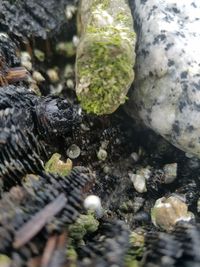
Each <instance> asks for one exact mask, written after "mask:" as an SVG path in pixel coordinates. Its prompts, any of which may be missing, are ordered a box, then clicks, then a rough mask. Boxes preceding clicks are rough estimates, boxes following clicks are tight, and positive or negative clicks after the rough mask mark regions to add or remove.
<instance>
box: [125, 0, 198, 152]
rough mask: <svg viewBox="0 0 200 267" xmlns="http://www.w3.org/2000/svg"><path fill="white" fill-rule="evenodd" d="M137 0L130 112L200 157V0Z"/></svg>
mask: <svg viewBox="0 0 200 267" xmlns="http://www.w3.org/2000/svg"><path fill="white" fill-rule="evenodd" d="M131 2H132V5H133V7H132V8H133V17H134V19H135V23H136V30H137V37H138V44H137V50H136V54H137V59H136V67H135V71H136V76H135V82H134V88H133V89H132V91H131V94H130V99H129V102H128V110H129V114H130V115H131V116H133V117H140V118H141V119H142V120H143V122H144V123H145V125H147V126H148V127H150V128H151V129H153V130H154V131H155V132H157V133H159V134H161V135H162V136H163V137H164V138H166V139H167V140H168V141H169V142H171V143H172V144H174V145H175V146H177V147H178V148H180V149H182V150H183V151H185V152H188V153H191V154H193V155H196V156H198V157H200V1H199V0H181V1H176V0H148V1H147V0H135V1H134V0H131Z"/></svg>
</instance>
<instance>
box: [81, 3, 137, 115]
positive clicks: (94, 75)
mask: <svg viewBox="0 0 200 267" xmlns="http://www.w3.org/2000/svg"><path fill="white" fill-rule="evenodd" d="M91 2H92V1H91ZM99 3H101V5H100V4H99ZM119 4H120V5H121V7H125V8H126V9H125V10H126V11H124V12H122V11H119V12H113V10H115V9H116V10H121V9H120V8H119V7H118V6H117V5H116V3H115V2H114V1H113V0H106V1H105V2H104V1H103V2H101V1H97V0H96V1H93V7H96V10H95V11H94V10H93V12H91V15H89V14H86V15H88V16H89V18H88V23H85V26H84V33H83V36H82V37H81V40H80V44H79V47H78V50H77V57H76V82H77V87H76V91H77V96H78V99H79V101H80V102H81V105H82V107H83V109H85V110H86V111H87V112H89V113H96V114H98V115H102V114H109V113H112V112H114V111H115V110H116V109H117V107H118V106H119V105H121V104H123V103H124V102H125V100H126V99H127V97H126V94H127V92H128V89H129V87H130V85H131V83H132V82H133V79H134V72H133V66H134V60H135V59H134V58H135V54H134V44H135V39H136V36H135V33H134V32H133V22H132V17H131V13H130V11H129V10H128V8H127V5H126V4H125V2H124V0H120V2H119ZM102 5H103V6H104V7H102ZM123 5H124V6H123ZM101 12H102V14H101ZM86 15H85V16H86ZM122 18H123V19H122ZM125 18H126V19H125ZM83 21H87V19H85V18H84V19H83Z"/></svg>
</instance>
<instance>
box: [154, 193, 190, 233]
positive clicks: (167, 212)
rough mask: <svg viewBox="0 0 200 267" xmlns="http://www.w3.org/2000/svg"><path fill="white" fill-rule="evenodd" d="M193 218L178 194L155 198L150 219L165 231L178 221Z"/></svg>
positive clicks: (171, 228) (169, 229)
mask: <svg viewBox="0 0 200 267" xmlns="http://www.w3.org/2000/svg"><path fill="white" fill-rule="evenodd" d="M192 219H194V215H193V213H192V212H189V211H188V206H187V204H186V203H185V202H184V200H183V199H181V197H179V196H170V197H168V198H166V197H162V198H159V199H157V200H156V203H155V205H154V207H153V208H152V210H151V220H152V222H153V224H154V225H155V226H156V227H159V228H162V229H164V230H166V231H171V230H173V228H174V226H175V225H176V223H177V222H178V221H190V220H192Z"/></svg>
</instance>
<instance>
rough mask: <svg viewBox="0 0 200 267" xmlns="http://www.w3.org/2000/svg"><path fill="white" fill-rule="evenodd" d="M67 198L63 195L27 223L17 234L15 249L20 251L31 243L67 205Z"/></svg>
mask: <svg viewBox="0 0 200 267" xmlns="http://www.w3.org/2000/svg"><path fill="white" fill-rule="evenodd" d="M66 203H67V198H66V197H65V195H64V194H63V193H62V194H60V195H59V196H58V197H57V198H56V199H54V200H53V201H52V202H51V203H50V204H48V205H46V206H45V207H44V209H42V210H41V211H39V212H38V213H36V214H35V215H34V216H33V217H32V219H30V220H29V221H28V222H27V223H25V224H24V225H23V226H22V227H21V228H20V229H19V230H18V231H17V232H16V234H15V239H14V243H13V247H14V248H16V249H18V248H20V247H22V246H23V245H25V244H26V243H27V242H29V241H30V240H31V239H32V238H33V237H34V236H35V235H36V234H37V233H38V232H39V231H40V230H41V229H42V228H43V227H44V226H45V224H46V223H47V222H48V221H50V220H51V219H52V218H53V217H54V216H55V215H56V214H58V213H59V212H60V211H61V210H62V209H63V208H64V207H65V205H66Z"/></svg>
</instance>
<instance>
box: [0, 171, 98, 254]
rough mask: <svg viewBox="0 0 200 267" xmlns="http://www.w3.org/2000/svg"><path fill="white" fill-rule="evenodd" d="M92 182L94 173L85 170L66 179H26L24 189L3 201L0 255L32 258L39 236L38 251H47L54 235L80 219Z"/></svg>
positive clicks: (0, 202)
mask: <svg viewBox="0 0 200 267" xmlns="http://www.w3.org/2000/svg"><path fill="white" fill-rule="evenodd" d="M93 181H94V175H93V174H92V172H91V171H90V170H88V169H86V168H83V167H77V168H74V169H73V170H72V172H71V173H70V175H68V176H67V177H62V176H58V175H52V174H51V175H50V174H46V173H43V174H41V175H40V176H34V175H28V176H26V177H25V178H24V181H23V183H22V186H21V187H19V186H18V187H13V188H12V189H11V191H10V192H8V193H5V194H4V195H3V196H2V199H1V200H0V253H5V254H7V255H10V251H11V248H12V249H16V250H17V251H18V253H19V254H20V253H21V255H22V256H24V251H26V250H27V249H28V250H29V251H30V252H29V256H30V255H31V254H34V249H33V246H29V242H33V243H34V242H37V236H38V235H39V238H40V239H39V240H40V246H39V247H40V248H42V247H44V245H45V241H46V240H47V239H48V237H49V236H50V235H51V234H52V233H55V232H57V233H58V232H60V233H61V232H62V231H63V230H64V229H66V227H67V225H70V224H71V223H73V222H74V221H75V220H76V219H77V217H78V216H79V213H80V211H81V209H82V199H83V193H84V192H85V190H86V187H88V185H89V186H90V184H91V183H92V182H93ZM33 226H34V227H33ZM41 245H42V246H41ZM31 249H33V251H32V250H31ZM41 252H42V250H40V251H38V253H41ZM25 255H27V253H26V254H25Z"/></svg>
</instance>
